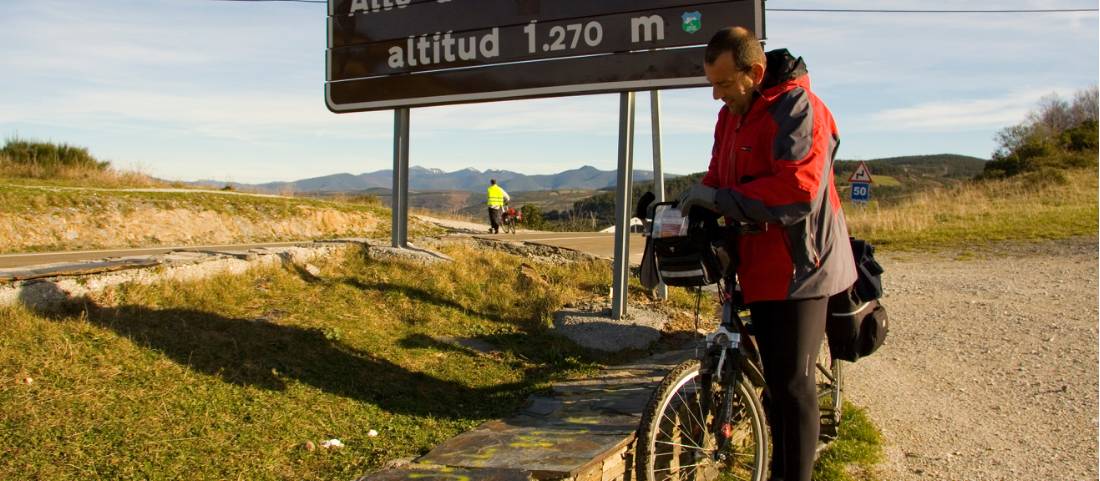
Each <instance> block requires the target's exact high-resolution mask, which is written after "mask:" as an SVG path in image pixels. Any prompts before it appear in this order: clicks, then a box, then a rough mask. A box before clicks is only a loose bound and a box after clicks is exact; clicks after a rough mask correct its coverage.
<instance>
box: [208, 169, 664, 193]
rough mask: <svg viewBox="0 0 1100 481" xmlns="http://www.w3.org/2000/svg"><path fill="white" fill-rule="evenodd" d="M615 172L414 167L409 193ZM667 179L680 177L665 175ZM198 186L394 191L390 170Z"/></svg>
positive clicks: (593, 182)
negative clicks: (537, 172)
mask: <svg viewBox="0 0 1100 481" xmlns="http://www.w3.org/2000/svg"><path fill="white" fill-rule="evenodd" d="M615 175H616V174H615V171H613V170H599V169H597V168H595V167H592V166H589V165H586V166H584V167H581V168H579V169H572V170H566V171H564V172H559V173H557V174H545V175H526V174H521V173H519V172H513V171H510V170H486V171H480V170H477V169H472V168H467V169H462V170H457V171H454V172H445V171H443V170H440V169H428V168H424V167H417V166H413V167H410V168H409V190H412V191H467V192H482V191H484V190H485V189H486V187H488V186H489V179H496V180H497V183H499V184H500V185H501V186H502V187H504V189H505V190H507V191H509V192H529V191H543V190H558V189H579V190H600V189H608V188H612V187H614V186H615ZM665 176H666V178H674V177H679V176H678V175H675V174H665ZM651 179H653V172H652V171H648V170H635V171H634V180H635V181H636V182H637V181H645V180H651ZM194 184H196V185H201V186H205V187H218V188H220V187H223V186H226V185H229V186H232V187H233V188H236V189H242V190H250V191H259V192H270V193H287V192H294V193H338V192H339V193H355V192H365V191H370V190H377V189H386V190H388V189H390V188H392V187H393V171H392V170H390V169H386V170H379V171H375V172H367V173H365V174H359V175H353V174H346V173H345V174H334V175H326V176H323V177H314V178H310V179H302V180H295V181H292V182H269V183H265V184H240V183H235V182H230V183H226V182H218V181H213V180H200V181H197V182H194Z"/></svg>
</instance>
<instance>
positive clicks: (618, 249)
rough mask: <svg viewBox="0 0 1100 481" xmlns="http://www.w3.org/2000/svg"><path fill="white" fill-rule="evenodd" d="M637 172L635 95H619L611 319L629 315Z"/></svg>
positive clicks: (632, 93)
mask: <svg viewBox="0 0 1100 481" xmlns="http://www.w3.org/2000/svg"><path fill="white" fill-rule="evenodd" d="M633 171H634V92H623V93H621V94H619V172H618V175H617V178H616V181H615V259H614V276H615V278H614V279H612V286H611V287H612V295H611V318H612V319H614V320H619V319H622V318H623V315H624V314H626V297H627V296H626V294H627V292H626V291H627V275H628V274H629V273H630V213H631V212H632V211H633V209H631V208H630V205H628V204H629V203H630V188H631V180H632V177H633V175H632V174H633Z"/></svg>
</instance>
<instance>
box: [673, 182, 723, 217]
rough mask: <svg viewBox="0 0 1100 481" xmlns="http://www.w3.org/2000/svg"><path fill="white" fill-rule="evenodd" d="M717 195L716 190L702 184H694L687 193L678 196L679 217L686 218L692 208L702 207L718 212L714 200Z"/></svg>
mask: <svg viewBox="0 0 1100 481" xmlns="http://www.w3.org/2000/svg"><path fill="white" fill-rule="evenodd" d="M717 194H718V189H715V188H713V187H707V186H705V185H703V184H695V185H693V186H691V188H690V189H688V190H687V192H684V194H683V195H681V196H680V203H679V205H678V207H679V208H680V215H682V216H684V217H687V216H688V214H689V213H691V208H692V207H702V208H704V209H707V210H711V211H714V212H717V211H718V203H717V202H715V200H714V198H715V196H716V195H717Z"/></svg>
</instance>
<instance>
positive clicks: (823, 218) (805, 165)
mask: <svg viewBox="0 0 1100 481" xmlns="http://www.w3.org/2000/svg"><path fill="white" fill-rule="evenodd" d="M767 58H768V65H767V68H766V70H765V78H764V82H763V84H762V85H761V88H760V90H759V92H758V94H757V95H756V97H755V99H754V100H753V103H752V105H751V106H750V107H749V111H748V112H747V113H745V114H744V115H735V114H732V113H730V111H729V109H727V108H725V107H723V108H722V110H721V112H720V113H719V114H718V124H717V125H716V126H715V128H714V148H713V150H712V153H711V160H710V168H709V169H708V171H707V174H706V176H705V177H703V184H705V185H707V186H710V187H714V188H717V189H719V190H718V194H717V199H716V200H717V204H718V207H719V212H720V213H721V214H723V215H724V216H726V217H727V218H728V219H731V220H734V221H738V222H742V223H745V224H749V226H748V227H749V228H748V229H746V231H747V232H746V233H745V234H742V235H741V236H740V238H739V241H738V242H739V245H738V253H739V257H740V264H739V266H738V269H737V274H738V278H739V280H740V283H741V289H742V291H743V293H744V296H745V301H747V302H758V301H778V300H787V299H812V298H815V297H822V296H830V295H833V294H836V293H838V292H840V291H842V290H844V289H847V288H848V287H849V286H851V285H852V283H854V282H855V280H856V272H855V262H854V261H853V259H852V250H851V246H850V245H849V242H848V228H847V226H846V225H845V222H844V213H843V212H842V211H841V207H840V196H839V195H838V194H837V192H836V186H835V185H834V183H833V160H834V157H833V156H834V155H835V153H836V149H837V146H838V145H839V142H840V137H839V134H838V132H837V127H836V122H835V121H834V120H833V116H832V113H830V112H829V109H828V108H827V107H825V104H824V103H823V102H822V101H821V99H819V98H817V96H816V95H814V94H813V92H811V91H810V77H809V74H808V73H807V71H806V66H805V63H804V62H803V61H802V59H801V58H794V57H792V56H791V55H790V54H789V53H788V52H787V50H786V49H781V50H775V51H771V52H768V53H767Z"/></svg>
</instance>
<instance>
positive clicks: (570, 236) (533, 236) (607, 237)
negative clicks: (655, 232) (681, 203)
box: [475, 232, 645, 265]
mask: <svg viewBox="0 0 1100 481" xmlns="http://www.w3.org/2000/svg"><path fill="white" fill-rule="evenodd" d="M475 237H478V238H481V239H493V240H510V241H524V242H533V243H536V244H546V245H551V246H556V247H565V248H568V249H573V250H578V251H581V252H587V253H589V254H592V255H596V256H600V257H606V258H608V259H610V258H611V257H612V255H613V254H614V252H615V234H611V233H604V232H531V233H518V234H496V235H492V234H485V235H477V236H475ZM644 250H645V238H644V237H642V235H641V234H631V235H630V263H631V264H632V265H640V264H641V263H642V253H643V252H644Z"/></svg>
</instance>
